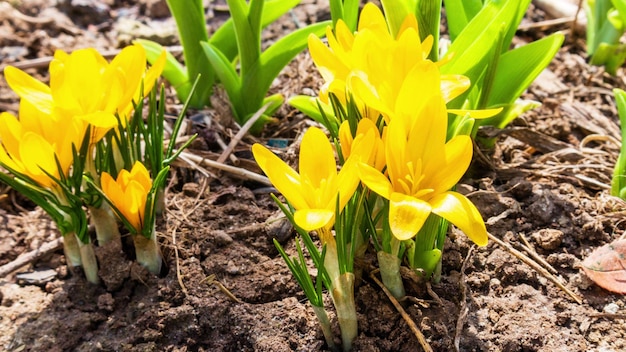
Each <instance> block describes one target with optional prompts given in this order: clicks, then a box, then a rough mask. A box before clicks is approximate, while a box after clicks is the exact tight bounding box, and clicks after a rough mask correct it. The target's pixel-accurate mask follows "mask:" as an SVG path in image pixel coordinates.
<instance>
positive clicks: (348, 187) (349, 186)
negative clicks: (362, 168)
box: [326, 157, 360, 211]
mask: <svg viewBox="0 0 626 352" xmlns="http://www.w3.org/2000/svg"><path fill="white" fill-rule="evenodd" d="M359 160H360V158H358V157H356V158H355V157H350V158H348V160H347V161H346V162H345V163H344V164H343V167H342V168H341V170H340V171H339V175H338V176H337V181H336V182H337V188H336V189H337V193H339V211H341V210H342V209H343V207H345V206H346V204H347V203H348V201H349V200H350V198H352V195H354V192H355V191H356V188H357V187H358V186H359V170H358V162H359ZM326 200H327V202H328V203H327V206H326V208H327V209H335V206H336V201H337V194H336V193H329V194H327V199H326Z"/></svg>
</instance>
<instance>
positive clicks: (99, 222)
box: [89, 202, 121, 246]
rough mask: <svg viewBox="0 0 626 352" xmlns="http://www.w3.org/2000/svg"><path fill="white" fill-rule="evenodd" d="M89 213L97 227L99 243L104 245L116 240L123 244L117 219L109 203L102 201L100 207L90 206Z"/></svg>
mask: <svg viewBox="0 0 626 352" xmlns="http://www.w3.org/2000/svg"><path fill="white" fill-rule="evenodd" d="M89 214H90V220H91V223H92V224H93V225H94V227H95V228H96V236H97V238H98V245H100V246H102V245H103V244H105V243H107V242H110V241H116V242H119V243H120V244H121V239H120V230H119V228H118V227H117V219H116V218H115V214H114V213H113V210H112V209H111V206H110V205H109V204H108V203H106V202H102V204H101V205H100V206H99V207H89Z"/></svg>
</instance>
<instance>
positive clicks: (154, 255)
mask: <svg viewBox="0 0 626 352" xmlns="http://www.w3.org/2000/svg"><path fill="white" fill-rule="evenodd" d="M133 242H134V243H135V254H136V255H137V262H139V264H141V265H143V266H144V267H145V268H146V269H148V270H149V271H150V272H151V273H153V274H155V275H159V273H160V272H161V263H162V259H161V251H160V250H159V244H158V242H157V240H156V236H155V231H154V229H153V230H152V235H151V236H150V238H146V237H144V236H142V235H135V236H133Z"/></svg>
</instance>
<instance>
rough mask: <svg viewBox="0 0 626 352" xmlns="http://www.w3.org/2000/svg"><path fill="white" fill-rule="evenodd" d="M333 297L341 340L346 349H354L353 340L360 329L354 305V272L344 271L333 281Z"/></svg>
mask: <svg viewBox="0 0 626 352" xmlns="http://www.w3.org/2000/svg"><path fill="white" fill-rule="evenodd" d="M332 286H333V288H332V292H331V293H332V298H333V303H334V304H335V309H336V310H337V320H339V328H340V329H341V342H342V344H343V350H344V351H350V350H351V349H352V341H353V340H354V339H355V338H356V337H357V335H358V332H359V329H358V324H357V319H356V307H355V305H354V274H353V273H344V274H342V275H341V276H339V277H338V278H337V279H336V280H333V283H332Z"/></svg>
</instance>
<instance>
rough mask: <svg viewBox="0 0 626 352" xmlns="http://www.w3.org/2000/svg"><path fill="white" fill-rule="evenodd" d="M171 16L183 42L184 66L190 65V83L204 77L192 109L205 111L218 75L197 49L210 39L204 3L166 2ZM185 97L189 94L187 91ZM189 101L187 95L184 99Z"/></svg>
mask: <svg viewBox="0 0 626 352" xmlns="http://www.w3.org/2000/svg"><path fill="white" fill-rule="evenodd" d="M167 5H168V6H169V8H170V11H171V13H172V16H174V19H175V20H176V25H177V27H178V33H179V35H180V42H181V44H182V46H183V55H184V57H185V65H187V77H188V79H187V82H188V84H189V85H190V84H191V82H189V80H190V79H195V77H196V76H197V75H198V74H201V75H202V79H203V83H202V85H201V86H200V87H198V89H197V90H196V91H195V93H194V98H193V99H192V106H193V107H195V108H202V107H204V106H205V105H209V103H210V101H209V97H210V96H211V89H212V87H213V84H214V83H215V73H214V72H213V69H212V67H211V65H209V63H208V61H207V59H206V56H204V55H202V48H201V47H200V46H198V43H200V42H207V41H208V40H209V37H208V34H207V30H206V23H205V19H204V7H203V6H202V0H187V1H180V0H167ZM180 87H181V88H180V89H189V88H190V87H187V85H181V86H180ZM185 94H188V93H186V92H185ZM181 100H186V96H184V99H181Z"/></svg>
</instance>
